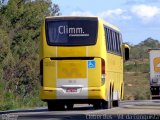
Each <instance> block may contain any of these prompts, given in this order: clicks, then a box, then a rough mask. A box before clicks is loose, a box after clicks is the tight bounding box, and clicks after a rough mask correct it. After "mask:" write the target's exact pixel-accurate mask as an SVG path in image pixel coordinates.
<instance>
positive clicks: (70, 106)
mask: <svg viewBox="0 0 160 120" xmlns="http://www.w3.org/2000/svg"><path fill="white" fill-rule="evenodd" d="M66 106H67V110H73V106H74V104H72V103H70V104H67V105H66Z"/></svg>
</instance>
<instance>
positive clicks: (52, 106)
mask: <svg viewBox="0 0 160 120" xmlns="http://www.w3.org/2000/svg"><path fill="white" fill-rule="evenodd" d="M47 104H48V111H61V110H64V109H65V108H64V105H63V104H58V103H55V102H53V101H48V102H47Z"/></svg>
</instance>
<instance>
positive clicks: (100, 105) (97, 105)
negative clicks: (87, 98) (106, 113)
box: [93, 102, 102, 110]
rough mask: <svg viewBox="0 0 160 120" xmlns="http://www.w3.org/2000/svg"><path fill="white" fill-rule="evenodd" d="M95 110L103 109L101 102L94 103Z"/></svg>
mask: <svg viewBox="0 0 160 120" xmlns="http://www.w3.org/2000/svg"><path fill="white" fill-rule="evenodd" d="M93 108H94V109H95V110H97V109H101V108H102V104H101V102H97V103H94V104H93Z"/></svg>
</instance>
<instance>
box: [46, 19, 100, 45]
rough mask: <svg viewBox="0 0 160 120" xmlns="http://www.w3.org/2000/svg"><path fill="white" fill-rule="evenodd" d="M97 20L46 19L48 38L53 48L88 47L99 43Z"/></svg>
mask: <svg viewBox="0 0 160 120" xmlns="http://www.w3.org/2000/svg"><path fill="white" fill-rule="evenodd" d="M97 21H98V20H97V18H90V19H73V20H71V19H68V20H67V19H63V20H62V19H59V20H57V19H55V20H54V19H46V37H47V43H48V45H52V46H87V45H95V44H96V41H97V30H98V22H97Z"/></svg>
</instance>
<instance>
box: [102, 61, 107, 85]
mask: <svg viewBox="0 0 160 120" xmlns="http://www.w3.org/2000/svg"><path fill="white" fill-rule="evenodd" d="M101 73H102V75H101V84H102V85H104V83H105V79H106V75H105V60H104V59H103V58H101Z"/></svg>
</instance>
